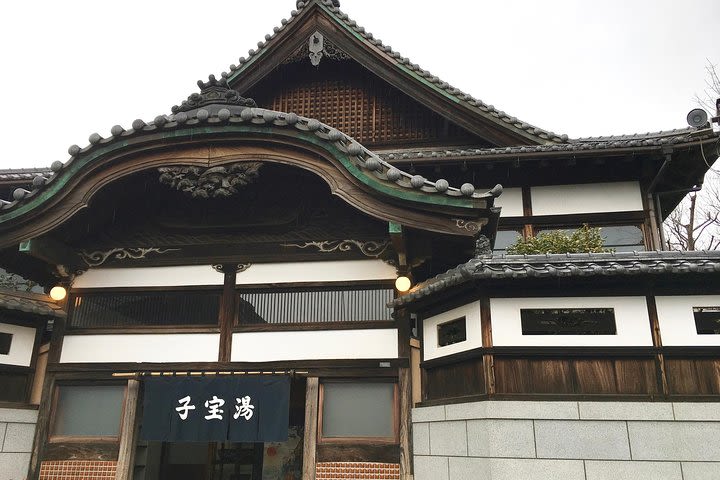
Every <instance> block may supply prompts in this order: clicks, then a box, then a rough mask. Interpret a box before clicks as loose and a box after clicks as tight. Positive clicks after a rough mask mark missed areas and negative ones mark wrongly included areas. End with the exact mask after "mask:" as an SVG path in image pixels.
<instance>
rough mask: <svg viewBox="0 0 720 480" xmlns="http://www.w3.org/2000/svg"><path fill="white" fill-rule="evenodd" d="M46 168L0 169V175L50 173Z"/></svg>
mask: <svg viewBox="0 0 720 480" xmlns="http://www.w3.org/2000/svg"><path fill="white" fill-rule="evenodd" d="M51 171H52V170H50V168H48V167H23V168H0V175H7V174H21V173H50V172H51Z"/></svg>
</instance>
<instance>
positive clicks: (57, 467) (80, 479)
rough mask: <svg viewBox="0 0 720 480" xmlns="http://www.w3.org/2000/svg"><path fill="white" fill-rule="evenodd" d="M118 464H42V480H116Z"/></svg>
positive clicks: (65, 461) (82, 461)
mask: <svg viewBox="0 0 720 480" xmlns="http://www.w3.org/2000/svg"><path fill="white" fill-rule="evenodd" d="M116 469H117V462H107V461H98V460H59V461H52V462H42V465H41V466H40V480H114V479H115V470H116Z"/></svg>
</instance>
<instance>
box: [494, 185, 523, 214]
mask: <svg viewBox="0 0 720 480" xmlns="http://www.w3.org/2000/svg"><path fill="white" fill-rule="evenodd" d="M495 206H497V207H502V210H501V211H500V216H501V217H522V216H523V202H522V188H505V189H503V193H502V195H500V196H499V197H498V198H496V199H495Z"/></svg>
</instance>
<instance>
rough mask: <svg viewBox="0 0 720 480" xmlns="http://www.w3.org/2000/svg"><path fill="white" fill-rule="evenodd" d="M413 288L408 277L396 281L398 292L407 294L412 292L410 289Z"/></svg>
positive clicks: (401, 277)
mask: <svg viewBox="0 0 720 480" xmlns="http://www.w3.org/2000/svg"><path fill="white" fill-rule="evenodd" d="M411 286H412V282H411V281H410V278H409V277H406V276H404V275H403V276H400V277H397V279H395V288H396V289H397V291H398V292H402V293H405V292H407V291H408V290H410V287H411Z"/></svg>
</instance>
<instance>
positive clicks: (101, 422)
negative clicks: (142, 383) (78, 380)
mask: <svg viewBox="0 0 720 480" xmlns="http://www.w3.org/2000/svg"><path fill="white" fill-rule="evenodd" d="M124 399H125V386H124V385H82V386H74V385H73V386H71V385H61V386H60V387H58V390H57V402H56V404H55V412H54V416H53V418H54V421H53V430H52V433H53V436H59V437H102V438H116V437H117V436H118V435H119V434H120V417H121V415H122V411H123V403H124Z"/></svg>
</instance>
